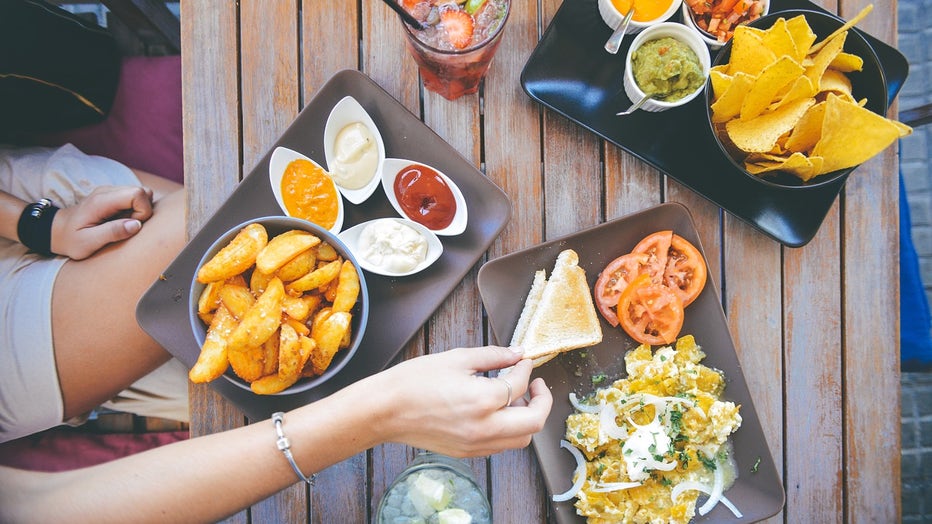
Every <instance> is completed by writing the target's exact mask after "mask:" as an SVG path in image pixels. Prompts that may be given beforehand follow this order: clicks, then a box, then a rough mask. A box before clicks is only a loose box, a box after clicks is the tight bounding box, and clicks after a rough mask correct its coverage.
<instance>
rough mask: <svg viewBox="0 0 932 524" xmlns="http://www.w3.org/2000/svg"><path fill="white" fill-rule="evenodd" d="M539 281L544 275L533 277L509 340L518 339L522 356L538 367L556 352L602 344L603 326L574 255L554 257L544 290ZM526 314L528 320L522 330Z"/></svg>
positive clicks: (583, 271)
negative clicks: (541, 288) (513, 332)
mask: <svg viewBox="0 0 932 524" xmlns="http://www.w3.org/2000/svg"><path fill="white" fill-rule="evenodd" d="M538 273H541V272H538ZM541 280H543V275H540V276H538V274H535V278H534V284H533V285H532V286H531V292H530V293H529V295H528V300H526V301H525V307H524V310H523V311H522V314H521V317H522V318H519V320H518V328H517V329H516V330H515V336H514V337H513V340H512V343H513V344H514V343H515V340H518V342H517V343H518V344H520V345H521V346H523V347H524V356H525V357H526V358H530V359H534V361H535V364H536V365H540V364H543V363H544V362H547V361H548V360H550V359H551V358H552V357H553V356H554V355H556V354H557V353H561V352H564V351H569V350H572V349H578V348H582V347H588V346H592V345H595V344H598V343H599V342H601V341H602V326H601V324H600V323H599V318H598V315H597V313H596V310H595V306H594V305H593V303H592V295H591V294H590V292H589V284H588V283H587V282H586V271H585V270H584V269H583V268H581V267H579V256H578V255H577V254H576V252H575V251H573V250H572V249H567V250H564V251H562V252H561V253H560V254H559V255H558V256H557V261H556V264H555V265H554V268H553V273H552V274H551V275H550V278H549V279H547V280H546V281H545V282H544V283H543V290H540V287H541V284H540V281H541ZM538 293H539V298H538V297H537V294H538ZM526 315H527V316H529V319H528V320H526V328H524V325H525V324H524V321H525V318H524V317H525V316H526ZM522 333H523V335H522Z"/></svg>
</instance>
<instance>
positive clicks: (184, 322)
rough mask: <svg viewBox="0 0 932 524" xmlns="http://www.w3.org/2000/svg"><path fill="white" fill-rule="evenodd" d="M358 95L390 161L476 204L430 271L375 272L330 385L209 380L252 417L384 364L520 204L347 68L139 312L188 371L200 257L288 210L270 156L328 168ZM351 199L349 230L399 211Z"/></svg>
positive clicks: (381, 200) (374, 199) (378, 196)
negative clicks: (297, 389) (245, 226)
mask: <svg viewBox="0 0 932 524" xmlns="http://www.w3.org/2000/svg"><path fill="white" fill-rule="evenodd" d="M347 95H349V96H352V97H353V98H355V99H356V100H357V101H358V102H359V103H360V104H361V105H362V106H363V107H364V108H365V109H366V111H367V112H368V113H369V116H371V117H372V120H373V121H374V122H375V124H376V126H377V127H378V128H379V130H380V132H381V134H382V138H383V139H384V141H385V151H386V153H387V155H388V156H389V157H392V158H405V159H408V160H416V161H418V162H422V163H425V164H428V165H431V166H434V167H436V168H438V169H439V170H440V171H442V172H443V173H444V174H446V175H447V176H449V177H450V178H451V179H453V180H454V181H455V182H456V184H457V186H459V188H460V190H461V191H462V192H463V196H464V197H465V200H466V202H467V205H468V207H469V221H468V224H467V227H466V231H465V232H464V233H462V234H461V235H457V236H452V237H441V242H443V254H442V255H441V256H440V259H438V260H437V262H435V263H434V265H432V266H431V267H430V268H428V269H426V270H425V271H423V272H421V273H418V274H416V275H412V276H409V277H403V278H390V277H384V276H380V275H376V274H373V273H369V272H366V275H365V277H366V282H367V285H368V290H369V299H370V309H369V311H370V312H369V322H368V327H367V329H366V333H365V335H364V337H363V340H362V343H361V345H360V347H359V350H358V351H357V353H356V354H355V355H354V356H353V359H352V360H351V361H350V362H349V363H348V364H347V365H346V367H344V368H343V369H342V370H341V371H340V372H339V373H338V374H336V375H334V376H333V378H331V379H330V380H329V381H327V382H325V383H324V384H321V385H320V386H317V387H315V388H313V389H310V390H308V391H305V392H301V393H296V394H291V395H274V396H260V395H255V394H253V393H252V392H250V391H247V390H245V389H243V388H241V387H239V386H236V385H234V384H233V383H232V382H230V381H229V380H227V379H226V378H224V377H220V378H218V379H217V380H214V381H213V382H211V383H210V385H211V386H212V387H214V388H215V389H216V390H217V391H219V392H220V393H221V394H222V395H223V396H225V397H226V398H227V399H229V400H230V401H231V402H233V403H234V404H235V405H236V406H237V407H239V408H240V409H241V410H242V411H243V412H244V413H245V414H246V415H247V416H248V417H249V418H251V419H253V420H259V419H263V418H268V417H269V416H270V415H271V414H272V413H274V412H275V411H281V410H289V409H292V408H295V407H298V406H301V405H304V404H307V403H308V402H311V401H314V400H317V399H319V398H323V397H325V396H327V395H329V394H331V393H333V392H335V391H337V390H338V389H340V388H342V387H344V386H347V385H349V384H351V383H353V382H355V381H357V380H359V379H361V378H364V377H366V376H369V375H372V374H374V373H377V372H379V371H381V370H382V369H384V368H385V367H386V366H387V365H388V364H389V363H390V362H391V360H392V359H393V358H395V356H397V355H398V353H399V352H400V351H401V349H402V348H403V347H404V346H405V344H407V343H408V341H410V340H411V338H412V337H413V336H414V335H415V333H417V331H418V330H419V329H420V328H421V326H423V325H424V323H425V322H426V321H427V320H428V319H429V318H430V316H431V315H432V314H433V313H434V311H436V309H437V308H438V307H439V306H440V304H441V303H442V302H443V300H444V299H445V298H446V297H447V296H448V295H449V294H450V292H452V291H453V289H454V288H455V287H456V285H457V284H459V282H460V281H461V280H462V279H463V277H464V276H465V275H466V274H467V273H468V272H469V271H470V270H471V269H472V268H473V266H474V265H475V264H476V262H477V261H479V259H480V258H481V257H482V256H483V255H484V253H485V252H486V251H487V250H488V248H489V246H490V245H491V244H492V242H493V241H494V240H495V238H496V237H497V236H498V234H499V233H500V232H501V230H502V229H503V228H504V227H505V225H506V224H507V223H508V220H509V219H510V218H511V202H510V200H509V199H508V197H507V196H506V195H505V193H504V192H502V190H501V189H500V188H499V187H498V186H496V185H495V184H494V183H492V182H491V181H490V180H489V179H488V178H487V177H486V176H485V175H483V174H482V172H480V171H479V170H477V169H476V168H475V166H473V165H472V163H470V162H469V161H468V160H467V159H465V158H464V157H463V156H462V155H460V154H459V153H458V152H457V151H456V150H455V149H454V148H453V147H452V146H450V145H449V144H447V143H446V142H445V141H444V140H443V139H442V138H440V136H438V135H437V134H436V133H434V132H433V130H431V129H430V128H429V127H427V126H426V125H425V124H424V123H423V122H421V121H420V120H418V119H417V117H415V116H414V115H412V114H411V113H410V112H409V111H408V110H407V109H406V108H405V107H404V106H403V105H401V104H400V103H399V102H398V101H396V100H395V99H394V98H392V96H391V95H389V94H388V93H387V92H385V91H384V90H383V89H382V88H381V87H380V86H379V85H378V84H376V83H375V82H373V81H372V80H371V79H370V78H369V77H367V76H366V75H364V74H362V73H360V72H358V71H354V70H346V71H341V72H339V73H337V74H336V75H334V76H333V77H332V78H331V79H330V80H329V81H328V82H327V83H326V84H325V85H324V86H323V87H321V88H320V90H319V91H318V92H317V94H316V95H315V96H314V98H313V100H311V101H310V102H309V103H308V104H307V106H306V107H305V108H304V109H303V110H302V111H301V113H300V114H299V115H298V117H297V118H296V119H295V121H294V122H293V123H292V124H291V126H290V127H289V128H288V129H287V130H286V131H285V133H284V134H283V135H282V136H281V138H280V139H279V140H278V141H277V142H276V143H275V144H273V145H272V147H270V148H269V152H268V153H267V154H266V155H265V157H264V158H263V159H262V160H261V161H260V162H259V164H258V165H257V166H256V167H255V168H254V169H253V170H252V171H251V172H250V173H249V174H248V175H247V176H246V177H245V178H244V179H243V181H242V182H240V184H239V185H238V186H237V188H236V189H235V190H234V191H233V193H232V194H231V195H230V197H229V198H228V199H227V200H226V202H224V204H223V205H222V206H221V207H220V208H219V209H218V210H217V211H216V212H215V214H214V215H213V216H212V217H211V218H210V219H209V220H208V221H207V222H206V223H205V224H204V226H203V227H202V228H201V230H200V231H199V232H198V233H197V234H196V235H195V236H194V237H193V238H192V239H191V240H190V242H188V244H187V245H186V246H185V248H184V249H183V250H182V251H181V253H180V254H179V255H178V257H177V258H175V260H174V261H173V262H172V263H171V264H170V265H169V266H168V268H167V269H166V270H165V272H164V275H163V276H164V278H162V279H159V280H157V281H156V282H154V283H153V284H152V286H151V287H150V288H149V290H148V291H147V292H146V294H145V295H144V296H143V297H142V299H141V300H140V302H139V304H138V306H137V309H136V317H137V320H138V322H139V324H140V326H142V328H143V329H144V330H145V331H146V332H147V333H149V335H150V336H152V338H154V339H155V340H156V341H157V342H158V343H159V344H161V345H162V346H163V347H164V348H165V349H166V350H167V351H168V352H169V353H171V354H172V355H174V356H175V357H176V358H178V359H179V360H180V361H181V362H183V363H184V364H185V365H186V366H188V367H189V368H190V367H191V366H193V365H194V363H195V362H196V361H197V357H198V354H199V353H200V347H199V346H198V344H197V341H196V340H195V338H194V333H193V331H192V327H191V319H190V316H189V307H190V306H189V294H190V289H191V283H192V279H193V276H194V273H195V270H196V269H197V268H196V266H197V264H198V262H199V261H200V258H201V256H202V255H203V254H204V252H205V251H206V250H207V248H208V247H210V245H211V244H212V243H213V241H214V240H216V239H217V238H218V237H219V236H220V235H222V234H223V233H225V232H226V231H227V230H229V229H230V228H232V227H234V226H236V225H238V224H240V223H242V222H244V221H246V220H249V219H251V218H258V217H261V216H270V215H282V214H283V213H282V211H281V208H279V207H278V204H277V203H276V201H275V197H274V196H273V194H272V188H271V185H270V183H269V174H268V172H269V168H268V166H269V158H270V157H271V152H272V151H274V149H275V147H277V146H283V147H287V148H290V149H293V150H295V151H298V152H300V153H303V154H305V155H307V156H308V157H310V158H312V159H314V160H315V161H317V163H319V164H321V165H326V162H325V159H324V146H323V135H324V127H325V124H326V122H327V116H328V115H329V114H330V110H331V108H332V107H333V106H334V105H335V104H336V103H337V102H338V101H339V100H340V99H342V98H343V97H344V96H347ZM344 203H345V207H346V210H345V218H344V223H343V229H344V230H345V229H349V228H350V227H352V226H354V225H356V224H359V223H361V222H365V221H367V220H371V219H374V218H380V217H389V216H398V214H397V213H396V212H395V210H394V208H392V206H391V204H390V203H389V202H388V199H387V198H386V196H385V194H384V192H383V191H382V189H381V188H378V189H376V192H375V193H374V194H373V195H372V196H371V197H369V199H368V200H366V201H365V202H363V203H362V204H360V205H354V204H351V203H349V202H348V201H344Z"/></svg>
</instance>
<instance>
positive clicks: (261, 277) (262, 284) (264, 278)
mask: <svg viewBox="0 0 932 524" xmlns="http://www.w3.org/2000/svg"><path fill="white" fill-rule="evenodd" d="M274 276H275V275H267V274H265V273H263V272H261V271H253V272H252V275H250V277H249V290H250V291H252V294H253V295H255V296H259V295H261V294H262V293H263V292H264V291H265V288H266V286H268V285H269V281H270V280H272V277H274Z"/></svg>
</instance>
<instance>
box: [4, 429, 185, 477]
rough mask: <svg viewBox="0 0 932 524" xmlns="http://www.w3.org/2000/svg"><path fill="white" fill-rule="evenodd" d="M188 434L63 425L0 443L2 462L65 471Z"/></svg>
mask: <svg viewBox="0 0 932 524" xmlns="http://www.w3.org/2000/svg"><path fill="white" fill-rule="evenodd" d="M187 438H188V432H187V431H163V432H153V433H99V434H98V433H90V432H86V431H81V430H79V429H74V428H69V427H65V426H61V427H57V428H52V429H49V430H47V431H43V432H41V433H37V434H35V435H30V436H28V437H23V438H20V439H17V440H11V441H9V442H4V443H3V444H0V464H2V465H4V466H10V467H14V468H20V469H28V470H32V471H66V470H71V469H77V468H83V467H87V466H93V465H96V464H101V463H103V462H108V461H111V460H114V459H118V458H120V457H125V456H127V455H132V454H134V453H140V452H143V451H146V450H148V449H152V448H156V447H159V446H164V445H165V444H171V443H173V442H178V441H181V440H185V439H187Z"/></svg>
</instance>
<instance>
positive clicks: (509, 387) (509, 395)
mask: <svg viewBox="0 0 932 524" xmlns="http://www.w3.org/2000/svg"><path fill="white" fill-rule="evenodd" d="M497 378H498V380H501V381H502V382H504V383H505V387H506V388H508V399H507V400H505V405H504V406H502V407H503V408H507V407H508V406H510V405H511V395H512V391H511V382H508V381H507V380H505V379H503V378H501V377H497Z"/></svg>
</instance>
